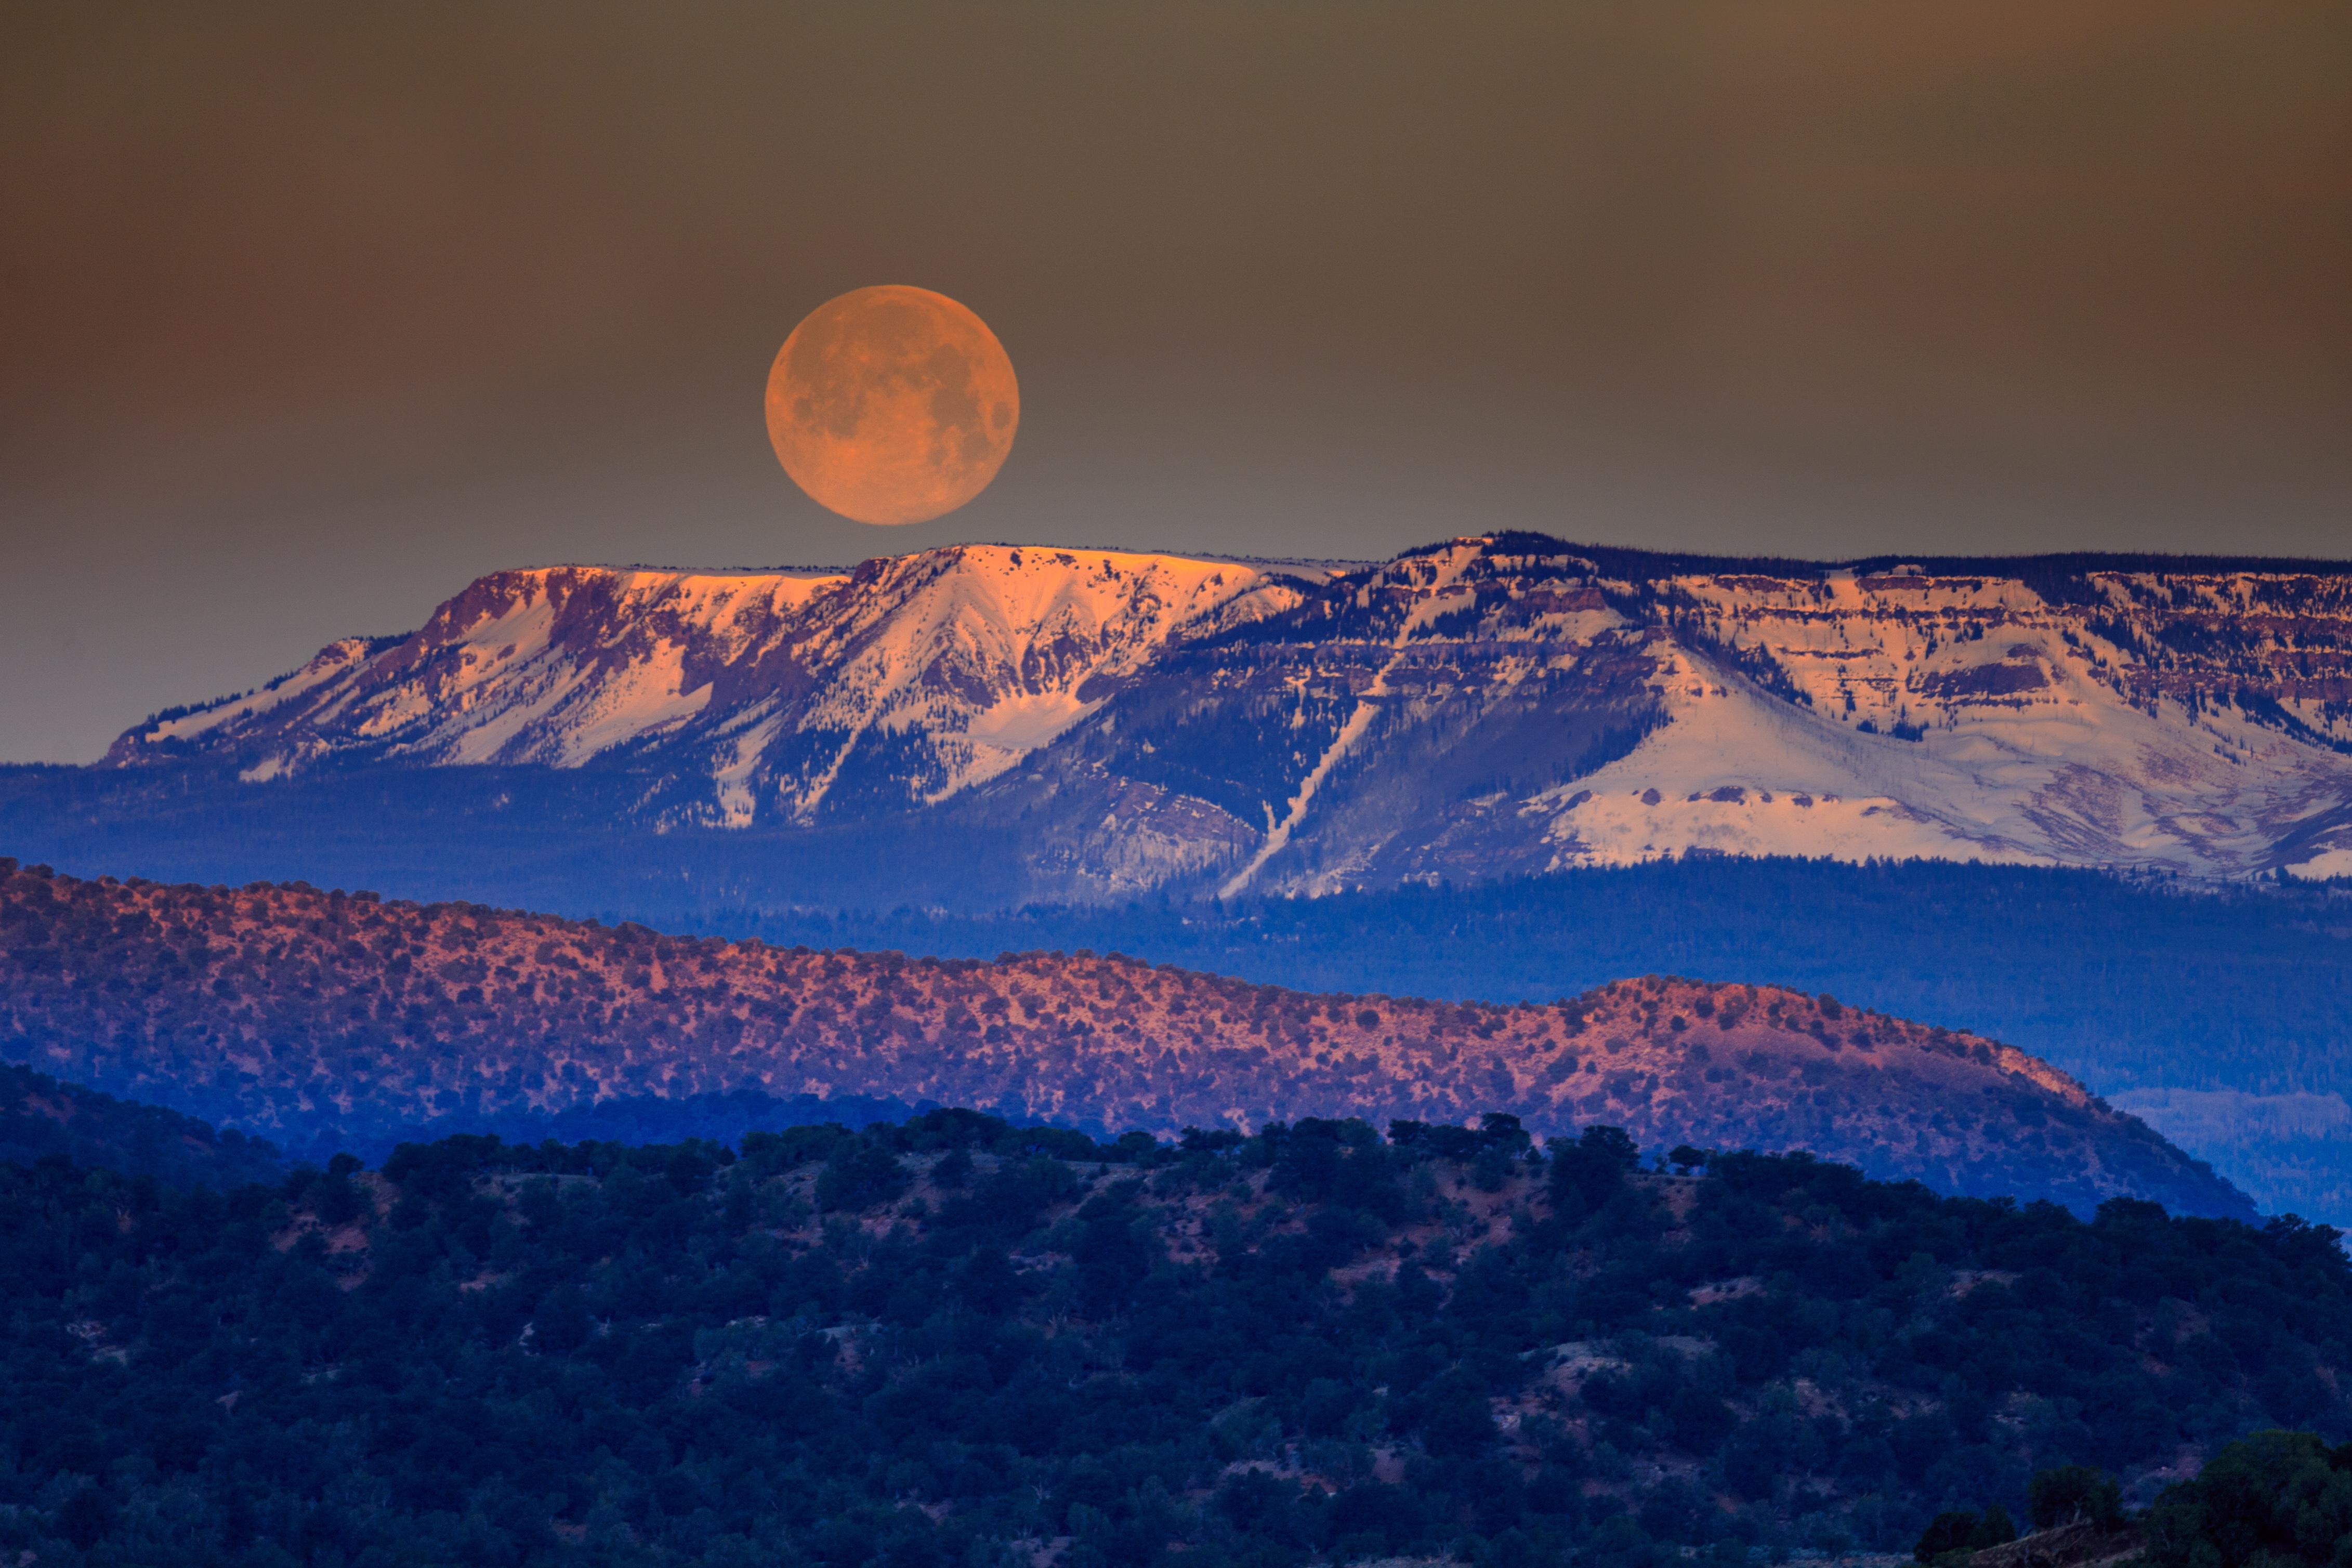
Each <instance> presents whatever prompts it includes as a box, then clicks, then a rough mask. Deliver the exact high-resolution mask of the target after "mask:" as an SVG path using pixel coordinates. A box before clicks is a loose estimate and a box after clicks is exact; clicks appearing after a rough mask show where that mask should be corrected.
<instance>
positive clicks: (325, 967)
mask: <svg viewBox="0 0 2352 1568" xmlns="http://www.w3.org/2000/svg"><path fill="white" fill-rule="evenodd" d="M0 1049H5V1051H6V1052H7V1053H8V1054H10V1055H13V1056H15V1057H16V1058H17V1059H18V1060H20V1061H30V1062H32V1063H33V1064H35V1065H37V1066H39V1067H41V1068H43V1069H45V1070H47V1071H56V1072H58V1073H62V1074H65V1075H68V1076H71V1077H76V1078H81V1079H86V1080H89V1081H90V1082H95V1083H97V1084H99V1085H100V1087H103V1088H106V1089H108V1090H110V1091H113V1092H120V1093H126V1094H135V1095H138V1096H140V1097H142V1098H147V1099H152V1100H156V1101H159V1102H162V1103H168V1104H173V1105H175V1106H177V1107H179V1108H181V1109H184V1110H188V1111H192V1112H194V1113H200V1114H205V1115H208V1116H211V1117H213V1118H215V1119H216V1120H219V1121H224V1122H235V1123H237V1124H242V1125H244V1126H247V1127H250V1128H257V1129H260V1130H264V1131H266V1132H268V1133H269V1134H272V1135H273V1136H279V1137H285V1138H288V1139H289V1140H297V1141H302V1142H310V1141H314V1140H317V1139H320V1138H330V1139H340V1140H344V1141H346V1142H352V1143H358V1144H361V1145H366V1144H367V1143H368V1142H369V1141H370V1140H374V1141H376V1142H377V1143H378V1144H379V1145H383V1144H388V1142H389V1140H390V1139H391V1138H392V1137H393V1136H394V1135H395V1134H397V1133H398V1132H399V1130H400V1129H403V1128H409V1127H415V1126H418V1125H420V1124H431V1123H434V1122H436V1121H437V1122H441V1123H443V1124H448V1123H451V1122H458V1123H470V1124H475V1125H480V1126H488V1127H494V1128H495V1127H499V1126H501V1125H512V1124H516V1123H518V1122H520V1123H521V1124H533V1123H534V1122H537V1121H541V1120H542V1119H544V1118H546V1117H549V1116H551V1115H560V1114H563V1113H571V1112H573V1111H575V1110H578V1109H581V1108H584V1107H588V1106H592V1105H593V1104H595V1103H599V1102H607V1101H614V1100H618V1101H690V1100H692V1099H694V1098H695V1097H698V1096H699V1097H708V1096H712V1095H727V1094H730V1093H735V1092H745V1091H749V1092H757V1093H760V1094H765V1095H770V1096H775V1097H779V1098H786V1099H789V1098H791V1097H794V1096H822V1097H831V1096H856V1097H859V1098H860V1099H862V1100H864V1101H866V1102H867V1103H873V1102H880V1101H893V1100H895V1101H897V1102H898V1103H908V1104H921V1103H933V1104H938V1103H960V1104H972V1105H980V1106H983V1107H986V1108H988V1109H990V1110H992V1111H994V1112H998V1113H1003V1114H1006V1115H1008V1116H1010V1117H1012V1118H1013V1119H1015V1120H1024V1119H1049V1120H1055V1121H1059V1122H1063V1123H1068V1124H1079V1125H1090V1126H1093V1127H1095V1128H1097V1129H1099V1130H1109V1129H1116V1128H1123V1127H1137V1128H1142V1129H1145V1130H1148V1131H1154V1132H1160V1133H1173V1132H1175V1131H1177V1130H1178V1129H1180V1128H1182V1127H1184V1126H1187V1125H1200V1126H1206V1127H1214V1126H1234V1125H1243V1126H1255V1125H1260V1124H1264V1123H1265V1122H1267V1121H1270V1120H1274V1119H1276V1118H1290V1117H1296V1116H1300V1115H1321V1116H1342V1115H1364V1116H1368V1117H1371V1118H1374V1119H1377V1120H1381V1121H1386V1120H1389V1119H1392V1118H1405V1119H1409V1120H1418V1121H1430V1122H1449V1123H1460V1122H1463V1121H1465V1120H1467V1119H1469V1118H1471V1117H1474V1116H1475V1115H1477V1114H1479V1113H1482V1112H1485V1111H1488V1110H1501V1111H1507V1112H1509V1113H1514V1114H1517V1115H1518V1116H1520V1117H1521V1118H1523V1119H1524V1120H1525V1121H1526V1122H1527V1123H1528V1125H1529V1126H1530V1127H1532V1128H1533V1129H1535V1130H1536V1131H1538V1133H1549V1132H1555V1131H1559V1130H1562V1129H1566V1128H1569V1127H1571V1126H1574V1125H1579V1124H1584V1123H1588V1122H1607V1123H1610V1124H1615V1125H1620V1126H1623V1127H1626V1128H1628V1129H1629V1130H1631V1131H1632V1132H1633V1134H1634V1136H1636V1137H1637V1138H1640V1139H1643V1140H1644V1141H1648V1142H1652V1143H1656V1144H1659V1145H1667V1144H1673V1143H1678V1142H1689V1143H1694V1144H1697V1145H1706V1146H1716V1147H1745V1148H1775V1149H1792V1148H1802V1149H1809V1150H1811V1151H1813V1152H1815V1153H1817V1154H1820V1155H1823V1156H1825V1157H1832V1158H1837V1159H1843V1160H1851V1161H1852V1162H1853V1163H1854V1164H1855V1165H1857V1166H1860V1167H1862V1168H1863V1169H1864V1170H1866V1171H1868V1172H1870V1173H1871V1174H1873V1175H1876V1176H1896V1177H1916V1178H1918V1179H1921V1180H1925V1181H1927V1182H1928V1183H1930V1184H1931V1185H1933V1186H1937V1187H1938V1188H1941V1189H1942V1190H1946V1191H1951V1192H1960V1193H1972V1194H1979V1195H1985V1196H1993V1195H2014V1196H2017V1197H2021V1198H2034V1197H2048V1198H2052V1199H2054V1200H2056V1201H2059V1202H2063V1203H2065V1204H2069V1205H2071V1206H2073V1207H2075V1208H2076V1209H2078V1210H2079V1211H2081V1212H2084V1213H2088V1212H2089V1211H2090V1209H2091V1208H2092V1207H2095V1205H2096V1204H2097V1203H2098V1202H2099V1201H2100V1200H2101V1199H2103V1198H2105V1197H2110V1196H2114V1195H2117V1194H2122V1195H2127V1196H2131V1197H2141V1198H2146V1199H2150V1200H2153V1201H2157V1202H2160V1203H2163V1204H2164V1205H2166V1206H2167V1207H2169V1208H2172V1209H2174V1210H2176V1211H2184V1212H2189V1213H2203V1214H2221V1215H2237V1216H2241V1217H2248V1218H2251V1216H2252V1213H2253V1208H2252V1204H2251V1203H2250V1202H2249V1201H2248V1200H2247V1199H2246V1197H2244V1195H2243V1194H2242V1193H2240V1192H2239V1191H2237V1189H2235V1188H2234V1187H2232V1186H2230V1185H2229V1184H2228V1183H2227V1182H2225V1181H2223V1180H2221V1178H2220V1177H2218V1176H2215V1175H2214V1174H2213V1173H2212V1171H2211V1170H2210V1168H2208V1167H2206V1166H2203V1165H2201V1164H2200V1163H2198V1162H2196V1161H2194V1160H2191V1159H2190V1158H2189V1156H2187V1155H2183V1154H2182V1153H2181V1152H2180V1151H2179V1149H2177V1148H2175V1147H2173V1146H2172V1145H2169V1144H2168V1143H2166V1142H2165V1141H2164V1140H2163V1139H2162V1138H2160V1137H2158V1135H2157V1134H2154V1133H2153V1132H2151V1131H2149V1129H2148V1128H2147V1126H2145V1125H2144V1124H2141V1123H2139V1122H2138V1121H2137V1120H2135V1119H2133V1118H2131V1117H2129V1116H2126V1115H2122V1114H2120V1113H2116V1112H2115V1111H2113V1110H2111V1109H2110V1108H2109V1107H2107V1106H2106V1105H2105V1103H2102V1102H2100V1101H2099V1100H2097V1099H2095V1097H2093V1096H2092V1095H2090V1094H2088V1093H2086V1092H2084V1089H2083V1088H2082V1086H2081V1085H2080V1084H2079V1083H2077V1082H2074V1080H2073V1079H2071V1078H2069V1077H2067V1076H2066V1075H2065V1074H2064V1073H2062V1072H2060V1071H2057V1070H2056V1069H2054V1068H2053V1067H2051V1066H2050V1065H2049V1064H2048V1063H2047V1062H2044V1061H2039V1060H2038V1059H2036V1058H2033V1057H2031V1056H2028V1055H2026V1054H2025V1053H2024V1052H2022V1051H2016V1050H2013V1049H2011V1048H2010V1047H2006V1046H2001V1045H1998V1044H1996V1043H1994V1042H1991V1041H1989V1040H1981V1039H1978V1038H1976V1037H1973V1036H1970V1035H1966V1034H1954V1033H1952V1032H1950V1031H1948V1030H1943V1029H1938V1028H1931V1027H1927V1026H1925V1025H1921V1024H1916V1023H1911V1022H1906V1021H1905V1020H1902V1019H1893V1018H1888V1017H1885V1016H1883V1015H1881V1014H1877V1013H1871V1012H1860V1011H1856V1010H1853V1009H1847V1008H1844V1007H1843V1006H1841V1005H1840V1004H1839V1003H1838V1002H1837V1001H1836V1000H1835V999H1834V998H1829V997H1825V996H1824V997H1809V996H1805V995H1802V994H1801V993H1797V992H1792V991H1786V990H1780V989H1777V988H1770V987H1755V986H1736V985H1702V984H1696V983H1692V982H1687V981H1681V980H1672V979H1664V978H1660V977H1648V978H1645V979H1642V980H1634V981H1624V982H1619V983H1615V984H1612V985H1609V986H1604V987H1602V988H1599V989H1597V990H1593V991H1589V992H1587V993H1585V994H1583V995H1582V996H1580V997H1577V998H1572V999H1569V998H1563V999H1561V1000H1559V1001H1556V1002H1552V1003H1549V1004H1544V1005H1530V1004H1522V1005H1518V1006H1513V1007H1495V1006H1486V1005H1476V1004H1470V1005H1451V1004H1445V1003H1438V1002H1429V1001H1422V1000H1415V999H1412V998H1392V997H1381V996H1344V995H1320V996H1312V995H1303V994H1300V993H1297V992H1293V991H1285V990H1280V989H1277V988H1273V987H1267V986H1254V985H1250V984H1247V983H1245V982H1243V981H1238V980H1231V979H1222V978H1219V977H1214V976H1210V975H1202V974H1197V973H1192V972H1188V971H1185V970H1180V969H1175V968H1171V967H1154V966H1152V965H1150V964H1145V963H1141V962H1139V961H1136V960H1132V959H1128V958H1123V957H1120V956H1118V955H1108V956H1095V955H1093V954H1091V953H1087V952H1085V951H1083V950H1081V951H1079V952H1077V953H1075V954H1069V955H1065V954H1061V953H1030V954H1024V955H1006V956H1003V958H1000V959H999V960H998V961H996V962H994V963H983V962H981V961H978V960H969V961H953V960H949V961H940V960H931V959H908V958H905V957H902V956H900V955H898V954H895V953H886V954H878V955H877V954H859V953H852V952H846V951H837V952H814V951H811V950H809V949H807V948H804V947H795V948H793V949H789V950H785V949H779V948H773V947H768V946H762V945H761V944H758V943H753V942H732V943H730V942H722V941H717V940H706V939H693V938H676V937H668V936H658V935H656V933H654V932H652V931H649V930H646V929H645V928H644V927H642V926H634V925H623V926H620V927H617V928H607V927H604V926H602V925H596V924H595V923H593V922H588V923H575V922H572V921H565V920H561V919H556V918H553V917H551V916H545V915H520V914H514V913H510V912H501V911H495V910H489V909H486V908H483V907H481V906H479V905H474V904H442V905H431V906H419V905H415V904H397V903H384V902H382V901H379V900H377V899H375V898H374V897H373V896H371V895H367V894H359V895H346V894H341V893H335V894H322V893H320V892H318V891H316V890H315V889H312V888H310V887H307V886H304V885H302V884H300V883H296V884H293V885H290V886H271V885H266V884H256V885H253V886H249V887H247V888H243V889H236V890H232V889H228V888H202V887H165V886H161V885H158V884H154V883H143V882H135V881H134V882H129V883H117V882H115V881H113V880H112V879H104V880H101V881H100V882H94V883H93V882H83V881H78V880H76V879H74V878H70V877H60V876H57V875H54V874H52V873H48V872H47V868H44V867H34V868H31V869H29V870H27V869H24V868H19V867H17V866H16V864H15V862H9V861H5V860H0Z"/></svg>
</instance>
